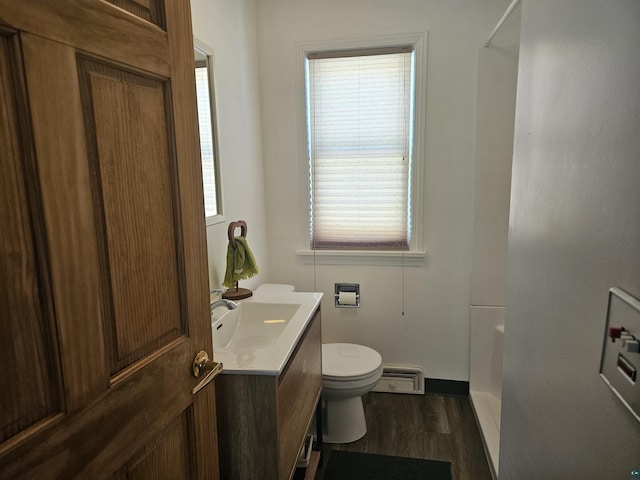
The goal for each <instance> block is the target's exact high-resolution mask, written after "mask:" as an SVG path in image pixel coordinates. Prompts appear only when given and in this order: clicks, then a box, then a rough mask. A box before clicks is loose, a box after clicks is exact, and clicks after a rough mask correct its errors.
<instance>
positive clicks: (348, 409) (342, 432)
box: [322, 397, 367, 443]
mask: <svg viewBox="0 0 640 480" xmlns="http://www.w3.org/2000/svg"><path fill="white" fill-rule="evenodd" d="M323 410H324V412H323V413H324V415H323V417H324V420H325V421H324V422H323V423H324V424H325V425H324V428H323V436H322V439H323V441H324V442H325V443H351V442H355V441H356V440H359V439H361V438H362V437H364V436H365V434H366V433H367V422H366V421H365V417H364V408H363V406H362V397H352V398H346V399H341V400H326V399H325V400H324V401H323Z"/></svg>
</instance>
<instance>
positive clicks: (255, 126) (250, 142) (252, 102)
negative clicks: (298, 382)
mask: <svg viewBox="0 0 640 480" xmlns="http://www.w3.org/2000/svg"><path fill="white" fill-rule="evenodd" d="M191 10H192V17H193V20H192V21H193V31H194V35H195V36H196V37H198V38H199V39H200V40H201V41H203V42H205V43H206V44H207V45H209V46H210V47H212V48H213V49H214V62H215V82H216V102H217V109H218V138H219V142H220V145H219V152H220V167H221V178H222V183H223V188H222V190H223V192H222V193H223V195H222V201H223V213H224V217H225V222H224V223H220V224H217V225H213V226H210V227H208V228H207V243H208V253H209V283H210V286H211V288H217V287H220V286H221V285H222V281H223V280H224V272H225V266H226V259H225V258H226V251H227V243H228V238H227V227H228V225H229V223H230V222H232V221H236V220H245V221H246V222H247V241H248V242H249V245H250V246H251V250H252V251H253V253H254V255H255V257H256V262H257V263H258V267H259V269H260V274H259V275H257V276H255V277H253V278H251V279H248V280H243V281H241V282H240V286H242V287H246V288H255V287H256V286H257V285H259V284H260V283H263V282H264V280H263V279H264V278H265V277H266V276H267V275H268V266H269V262H268V251H267V240H266V239H267V233H266V232H267V224H266V213H265V200H264V174H263V167H262V165H263V163H262V137H261V128H260V100H259V88H258V85H259V79H260V78H259V75H258V58H257V54H258V53H257V50H258V49H257V40H256V8H255V3H254V2H253V0H233V1H230V0H192V1H191ZM236 233H239V231H236Z"/></svg>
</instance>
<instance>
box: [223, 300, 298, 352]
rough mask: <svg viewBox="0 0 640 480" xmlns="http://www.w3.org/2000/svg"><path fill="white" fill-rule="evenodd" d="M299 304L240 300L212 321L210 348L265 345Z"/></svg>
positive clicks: (259, 346) (273, 337) (271, 343)
mask: <svg viewBox="0 0 640 480" xmlns="http://www.w3.org/2000/svg"><path fill="white" fill-rule="evenodd" d="M300 307H301V305H300V304H299V303H264V302H241V303H240V305H238V308H236V309H235V310H229V311H227V312H226V313H225V314H224V315H222V316H221V317H220V319H219V320H217V321H214V323H213V325H212V327H213V349H214V351H217V350H228V349H236V348H240V349H244V348H268V347H270V346H272V345H273V343H274V342H275V340H276V339H277V338H278V337H279V336H280V334H281V333H282V331H283V330H284V329H285V328H286V326H287V324H288V323H289V321H290V320H291V318H293V316H294V314H295V313H296V312H297V311H298V309H299V308H300ZM214 313H215V312H214Z"/></svg>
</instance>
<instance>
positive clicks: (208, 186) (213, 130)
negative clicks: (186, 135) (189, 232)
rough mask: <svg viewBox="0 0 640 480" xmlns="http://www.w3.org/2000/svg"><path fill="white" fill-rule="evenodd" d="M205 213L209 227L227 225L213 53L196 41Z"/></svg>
mask: <svg viewBox="0 0 640 480" xmlns="http://www.w3.org/2000/svg"><path fill="white" fill-rule="evenodd" d="M193 44H194V59H195V69H196V93H197V100H198V123H199V126H200V150H201V161H202V182H203V186H204V211H205V217H206V222H207V226H209V225H213V224H215V223H220V222H223V221H224V217H223V215H222V190H221V188H220V169H219V163H220V160H219V156H218V132H217V116H216V102H215V87H214V85H215V82H214V76H213V49H212V48H210V47H208V46H207V45H205V44H204V43H203V42H201V41H200V40H198V39H197V38H195V37H194V39H193Z"/></svg>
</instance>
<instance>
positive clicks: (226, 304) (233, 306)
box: [211, 298, 238, 315]
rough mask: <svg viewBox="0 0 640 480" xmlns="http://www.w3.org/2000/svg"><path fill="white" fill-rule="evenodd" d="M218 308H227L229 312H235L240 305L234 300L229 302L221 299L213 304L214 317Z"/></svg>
mask: <svg viewBox="0 0 640 480" xmlns="http://www.w3.org/2000/svg"><path fill="white" fill-rule="evenodd" d="M218 307H227V309H229V310H234V309H236V308H238V304H237V303H236V302H234V301H232V300H227V299H226V298H221V299H220V300H217V301H215V302H213V303H212V304H211V315H213V310H214V309H216V308H218Z"/></svg>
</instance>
